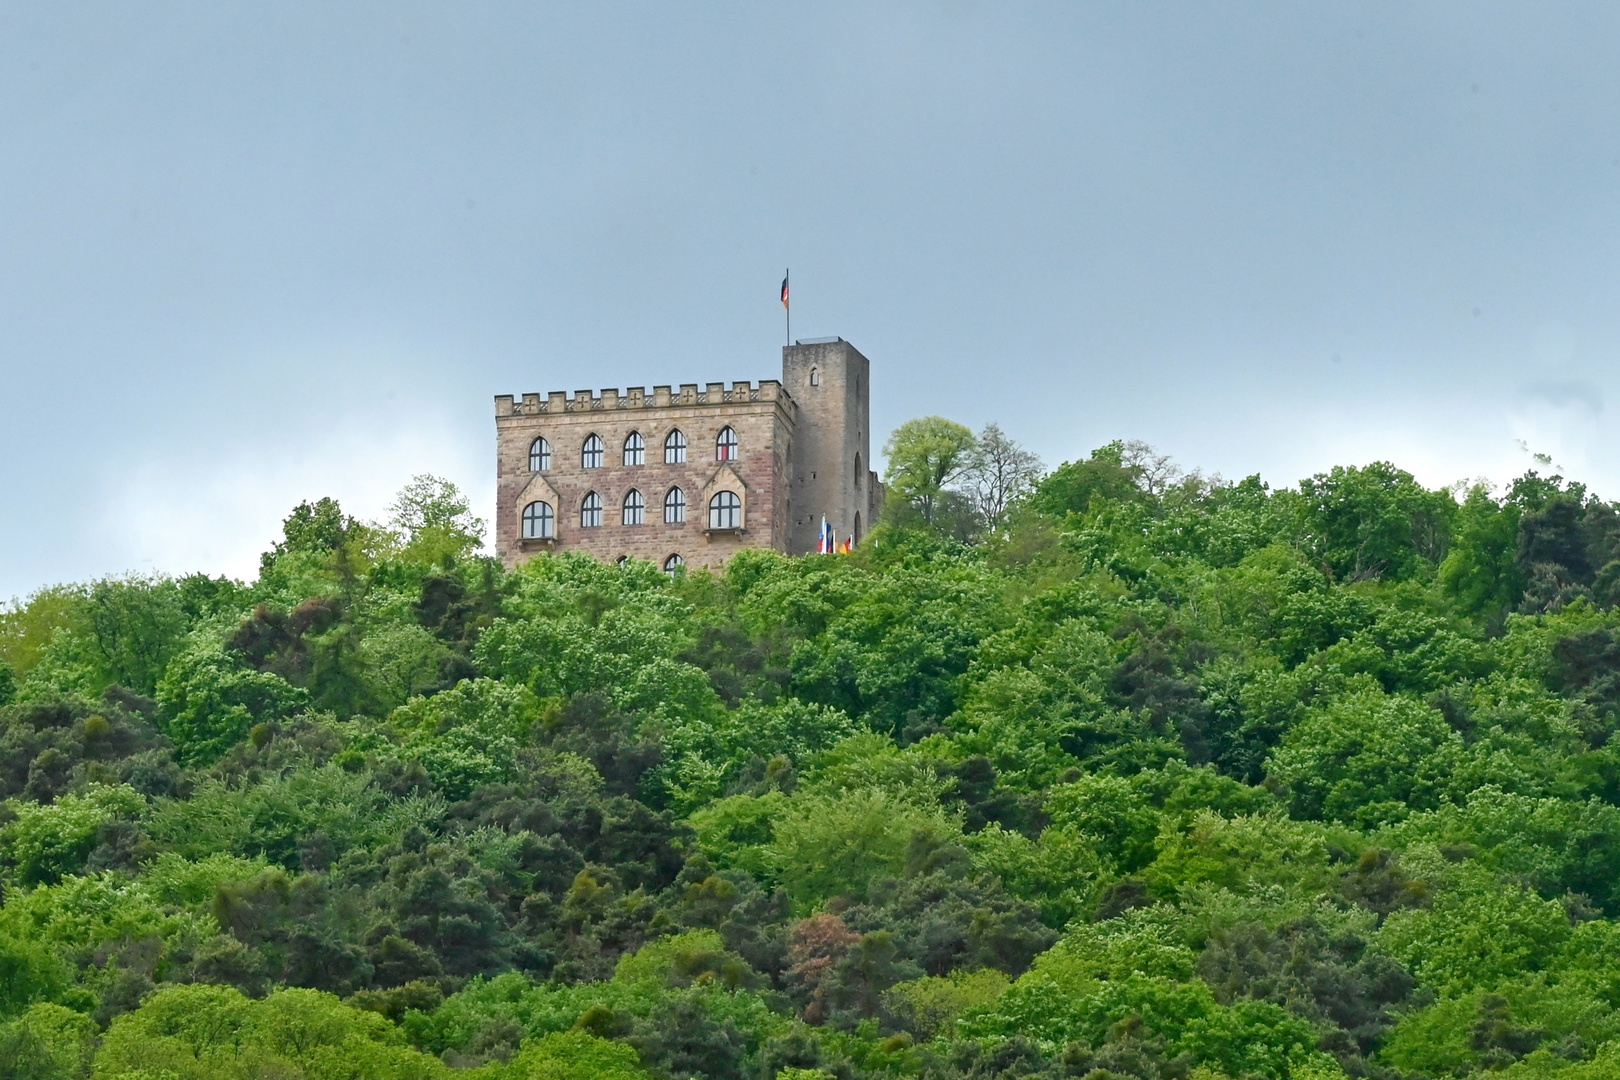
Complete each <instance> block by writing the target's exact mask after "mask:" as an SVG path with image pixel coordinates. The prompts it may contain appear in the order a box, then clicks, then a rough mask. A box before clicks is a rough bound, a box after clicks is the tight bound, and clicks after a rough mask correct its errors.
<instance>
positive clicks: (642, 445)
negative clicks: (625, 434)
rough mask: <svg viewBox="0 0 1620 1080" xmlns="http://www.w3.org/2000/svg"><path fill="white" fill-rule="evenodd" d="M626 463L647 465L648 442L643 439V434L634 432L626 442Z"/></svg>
mask: <svg viewBox="0 0 1620 1080" xmlns="http://www.w3.org/2000/svg"><path fill="white" fill-rule="evenodd" d="M624 463H625V464H626V465H645V464H647V440H646V439H643V438H642V437H641V432H639V431H632V432H631V433H630V437H629V438H628V439H625V440H624Z"/></svg>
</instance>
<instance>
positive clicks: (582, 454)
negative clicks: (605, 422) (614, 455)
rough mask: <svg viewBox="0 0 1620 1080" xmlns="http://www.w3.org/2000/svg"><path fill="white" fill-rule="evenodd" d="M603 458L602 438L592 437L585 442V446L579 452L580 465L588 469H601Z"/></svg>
mask: <svg viewBox="0 0 1620 1080" xmlns="http://www.w3.org/2000/svg"><path fill="white" fill-rule="evenodd" d="M602 457H603V454H602V437H601V436H600V435H592V436H591V437H590V438H588V439H586V440H585V445H584V446H583V447H582V448H581V449H580V451H579V463H580V465H581V466H582V467H583V468H586V469H600V468H601V467H602Z"/></svg>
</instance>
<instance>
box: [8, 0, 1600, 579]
mask: <svg viewBox="0 0 1620 1080" xmlns="http://www.w3.org/2000/svg"><path fill="white" fill-rule="evenodd" d="M1617 56H1620V7H1617V6H1616V5H1614V4H1589V5H1554V4H1533V5H1512V6H1510V5H1493V4H1485V3H1478V2H1475V3H1466V4H1462V3H1459V4H1412V3H1409V2H1402V3H1391V4H1375V3H1365V4H1356V5H1329V4H1298V3H1286V4H1282V3H1279V4H1263V3H1249V4H1221V5H1213V4H1197V5H1194V4H1185V5H1171V4H1142V3H1121V4H1108V5H1105V4H1079V3H1072V2H1070V3H1058V4H1037V3H1020V4H989V3H985V4H975V3H965V2H958V0H948V2H938V3H887V4H883V3H880V4H873V3H870V2H865V3H851V4H847V5H837V4H816V3H800V4H741V3H739V4H734V5H719V4H706V5H705V4H659V5H632V4H611V5H604V4H571V5H566V6H548V5H542V4H537V3H511V4H477V3H469V2H466V0H458V2H456V3H453V4H452V3H443V4H434V5H426V4H410V3H402V2H391V3H387V4H382V3H378V4H334V3H330V2H326V3H310V4H301V3H296V2H290V0H283V2H280V3H276V4H268V3H265V4H247V3H242V4H219V3H213V2H209V3H197V4H182V3H164V4H144V5H134V4H110V3H103V4H96V5H90V4H83V3H76V2H71V0H67V2H62V3H33V4H19V3H9V2H0V453H3V455H4V460H5V461H6V462H7V465H6V466H5V467H4V468H3V469H0V597H5V596H10V595H14V594H24V593H27V592H29V591H31V590H32V589H34V588H35V587H37V586H39V585H41V584H44V583H47V582H51V581H59V580H69V579H83V578H88V577H92V576H97V575H101V574H106V573H113V572H120V571H125V570H144V569H152V568H157V569H163V570H173V571H184V570H190V569H204V570H208V571H211V572H221V571H224V572H230V573H233V574H237V575H244V576H251V574H252V572H253V570H254V568H255V565H256V556H257V553H258V552H259V551H261V550H263V549H264V548H265V547H266V546H268V545H269V543H270V542H271V541H272V539H273V538H274V536H275V535H276V533H277V530H278V526H279V522H280V519H281V518H282V517H283V516H285V514H286V513H287V511H288V509H289V508H290V507H291V506H292V505H293V504H294V503H296V502H297V501H298V500H300V499H303V498H314V497H318V496H321V495H325V494H332V495H335V496H337V497H338V498H340V499H341V500H342V502H343V503H344V505H345V507H346V508H348V509H349V510H350V511H351V512H355V513H359V514H362V515H364V516H378V515H381V514H382V513H383V512H384V509H385V507H386V505H387V503H388V501H389V499H390V496H391V494H392V493H393V492H394V491H395V490H397V489H398V488H399V487H400V486H401V485H402V484H403V483H404V482H405V481H406V480H407V479H408V478H409V477H410V475H411V474H413V473H417V472H434V473H439V474H442V475H446V476H449V477H451V478H452V479H454V480H456V481H457V482H458V483H461V484H463V485H464V486H465V487H466V488H468V489H469V490H470V491H471V492H472V493H473V494H474V496H475V499H476V503H477V505H478V506H479V507H480V509H482V510H483V511H484V512H485V513H486V515H487V511H488V507H489V505H490V504H491V502H492V499H493V470H494V465H493V450H492V448H493V421H492V411H493V410H492V404H491V397H492V395H494V394H497V393H519V392H522V391H526V390H539V391H545V390H550V389H570V390H572V389H577V388H580V387H587V386H589V387H600V386H606V385H617V386H628V385H651V384H653V383H673V382H700V381H708V380H712V379H725V380H730V379H737V378H761V377H772V376H774V375H775V374H776V372H777V371H778V368H779V356H780V353H779V348H780V346H781V344H782V336H783V328H782V318H781V314H782V313H781V308H780V306H779V305H778V304H777V302H776V289H777V285H778V284H779V282H780V279H781V276H782V270H783V267H784V266H791V267H792V268H793V284H794V301H795V303H794V323H793V325H794V332H795V335H796V336H800V337H809V336H816V335H830V334H839V335H842V336H843V337H845V338H847V339H849V340H850V341H853V342H854V343H855V344H856V345H857V346H858V347H859V348H860V349H861V350H862V351H863V352H865V353H866V354H867V356H869V357H870V358H871V360H872V363H873V374H872V390H873V395H874V412H875V415H874V417H873V427H874V429H875V430H876V431H879V432H883V431H887V430H889V429H891V428H893V427H894V426H896V425H897V424H899V423H900V422H902V421H904V420H906V419H908V418H910V417H912V416H917V415H922V414H926V413H940V414H943V415H946V416H950V417H952V418H954V419H957V420H961V421H963V422H965V423H968V424H971V425H973V426H974V427H979V426H981V425H982V424H984V423H985V422H986V421H990V420H995V421H998V422H999V423H1001V425H1002V426H1003V427H1004V428H1006V429H1007V430H1008V432H1009V433H1011V434H1012V435H1013V436H1014V437H1016V438H1018V439H1021V440H1022V441H1024V442H1025V443H1027V444H1028V445H1030V446H1031V447H1032V448H1033V449H1035V450H1037V451H1038V452H1039V453H1040V454H1041V455H1042V456H1043V457H1044V458H1045V459H1046V460H1047V461H1048V462H1049V463H1051V464H1055V463H1057V462H1058V461H1061V460H1063V459H1066V458H1071V457H1075V456H1081V455H1083V454H1084V453H1086V452H1087V451H1088V450H1090V449H1091V448H1092V447H1094V446H1097V445H1099V444H1101V443H1104V442H1106V441H1108V440H1109V439H1111V438H1116V437H1124V438H1141V439H1146V440H1148V441H1149V442H1152V443H1154V444H1155V445H1156V446H1158V447H1159V448H1160V449H1161V450H1164V451H1167V452H1169V453H1172V454H1174V455H1175V456H1176V458H1177V459H1178V460H1180V461H1182V462H1183V463H1185V464H1187V465H1199V466H1202V467H1204V468H1205V469H1206V470H1214V471H1219V472H1221V473H1223V474H1225V475H1226V476H1228V477H1239V476H1243V475H1246V474H1248V473H1252V472H1261V473H1263V474H1264V475H1265V476H1266V478H1267V479H1268V480H1270V481H1271V482H1272V483H1273V484H1274V485H1275V484H1291V483H1294V482H1296V481H1297V480H1298V479H1299V478H1300V477H1302V476H1305V475H1309V474H1310V473H1312V472H1314V471H1317V470H1319V469H1323V468H1326V467H1328V466H1330V465H1332V464H1334V463H1346V464H1350V463H1364V462H1366V461H1370V460H1373V459H1377V458H1388V459H1391V460H1394V461H1395V462H1396V463H1397V464H1400V465H1401V466H1403V467H1405V468H1408V469H1411V470H1412V471H1413V472H1415V473H1416V474H1417V475H1418V476H1419V477H1420V478H1421V479H1423V480H1424V481H1426V482H1428V483H1431V484H1436V485H1438V484H1446V483H1451V482H1453V481H1456V480H1459V479H1463V478H1467V477H1474V476H1486V477H1490V478H1492V479H1494V480H1497V481H1502V480H1505V479H1507V478H1509V477H1511V476H1514V475H1517V474H1518V473H1520V472H1522V471H1523V470H1524V469H1525V468H1527V467H1530V466H1532V465H1533V464H1534V462H1533V461H1532V460H1531V458H1530V456H1529V452H1530V451H1535V452H1541V453H1546V454H1550V455H1552V456H1553V458H1554V459H1555V461H1556V462H1557V463H1558V464H1559V465H1561V466H1563V468H1564V469H1565V471H1566V473H1567V475H1572V476H1575V477H1578V478H1581V479H1584V480H1586V481H1588V482H1589V483H1591V484H1593V485H1594V486H1596V487H1597V488H1598V490H1599V491H1601V492H1604V493H1605V494H1607V495H1608V496H1609V497H1620V462H1617V460H1616V455H1615V453H1614V450H1613V448H1614V445H1615V436H1616V434H1617V426H1620V425H1617V424H1616V421H1615V416H1614V413H1613V412H1612V411H1610V410H1609V409H1608V408H1607V403H1608V402H1609V401H1612V400H1615V399H1616V397H1617V396H1620V380H1617V376H1616V364H1615V361H1616V359H1617V358H1620V304H1617V302H1616V301H1617V299H1620V297H1617V291H1620V290H1617V286H1620V249H1617V245H1616V240H1617V236H1616V232H1617V228H1616V227H1617V225H1620V62H1617V61H1616V57H1617ZM1521 444H1523V445H1522V446H1521ZM1525 446H1527V447H1528V448H1529V449H1528V451H1527V450H1526V449H1524V448H1523V447H1525Z"/></svg>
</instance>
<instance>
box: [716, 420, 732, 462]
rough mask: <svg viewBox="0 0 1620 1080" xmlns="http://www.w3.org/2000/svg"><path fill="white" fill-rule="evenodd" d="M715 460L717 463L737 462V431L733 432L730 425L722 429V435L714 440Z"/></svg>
mask: <svg viewBox="0 0 1620 1080" xmlns="http://www.w3.org/2000/svg"><path fill="white" fill-rule="evenodd" d="M714 460H716V461H736V460H737V433H736V432H735V431H733V430H731V426H730V425H729V424H728V425H727V426H725V427H723V428H721V429H720V434H719V435H717V436H715V439H714Z"/></svg>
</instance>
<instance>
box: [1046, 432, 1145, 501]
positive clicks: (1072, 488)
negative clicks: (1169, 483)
mask: <svg viewBox="0 0 1620 1080" xmlns="http://www.w3.org/2000/svg"><path fill="white" fill-rule="evenodd" d="M1141 479H1142V476H1141V471H1140V469H1139V468H1137V467H1133V466H1131V465H1128V464H1126V462H1125V444H1124V442H1122V441H1120V440H1117V439H1116V440H1115V441H1114V442H1111V443H1109V444H1108V445H1107V446H1102V447H1098V448H1097V449H1096V450H1093V451H1092V452H1091V456H1090V457H1088V458H1086V460H1084V461H1065V462H1064V463H1063V464H1062V465H1059V466H1058V467H1057V468H1056V469H1053V470H1052V471H1051V472H1050V473H1048V474H1047V475H1046V477H1045V478H1044V479H1042V480H1041V482H1040V483H1039V484H1038V485H1036V487H1035V491H1034V493H1033V494H1032V495H1031V497H1030V505H1031V506H1033V507H1035V508H1036V509H1037V510H1039V511H1041V512H1042V513H1045V514H1050V515H1052V516H1053V517H1062V516H1063V515H1065V514H1071V513H1072V514H1084V513H1087V512H1088V511H1090V509H1091V506H1092V502H1093V500H1097V499H1111V500H1114V501H1117V502H1126V501H1129V500H1132V499H1136V498H1140V497H1141V494H1142V489H1141V488H1140V487H1139V483H1140V481H1141Z"/></svg>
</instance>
